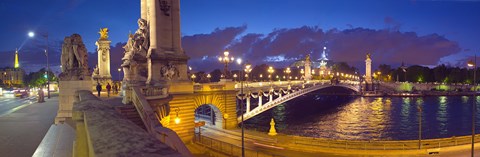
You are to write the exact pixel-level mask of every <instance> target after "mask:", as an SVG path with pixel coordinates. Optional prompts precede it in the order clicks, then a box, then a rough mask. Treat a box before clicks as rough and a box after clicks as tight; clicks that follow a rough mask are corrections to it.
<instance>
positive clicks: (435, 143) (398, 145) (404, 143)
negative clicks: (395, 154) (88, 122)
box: [293, 135, 480, 150]
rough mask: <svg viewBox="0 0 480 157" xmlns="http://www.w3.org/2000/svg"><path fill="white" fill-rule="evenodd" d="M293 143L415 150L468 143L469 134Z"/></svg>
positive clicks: (297, 138) (297, 139) (297, 141)
mask: <svg viewBox="0 0 480 157" xmlns="http://www.w3.org/2000/svg"><path fill="white" fill-rule="evenodd" d="M479 138H480V135H475V143H477V142H480V139H479ZM293 139H294V144H296V145H299V146H302V147H313V148H317V147H324V148H332V149H353V150H416V149H419V148H421V149H436V148H444V147H451V146H459V145H466V144H470V143H471V141H472V138H471V136H460V137H450V138H440V139H425V140H421V142H420V143H419V141H418V140H400V141H354V140H353V141H352V140H332V139H323V138H311V137H300V136H293ZM419 144H420V146H419Z"/></svg>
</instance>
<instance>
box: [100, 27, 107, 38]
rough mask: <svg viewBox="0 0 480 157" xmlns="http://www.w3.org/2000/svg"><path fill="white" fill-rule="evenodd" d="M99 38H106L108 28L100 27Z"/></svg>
mask: <svg viewBox="0 0 480 157" xmlns="http://www.w3.org/2000/svg"><path fill="white" fill-rule="evenodd" d="M98 33H99V34H100V39H108V28H100V32H98Z"/></svg>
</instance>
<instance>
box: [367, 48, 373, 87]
mask: <svg viewBox="0 0 480 157" xmlns="http://www.w3.org/2000/svg"><path fill="white" fill-rule="evenodd" d="M365 82H366V83H367V84H371V83H372V59H371V58H370V54H367V59H366V60H365Z"/></svg>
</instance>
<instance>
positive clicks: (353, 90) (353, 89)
mask: <svg viewBox="0 0 480 157" xmlns="http://www.w3.org/2000/svg"><path fill="white" fill-rule="evenodd" d="M326 89H341V90H347V91H350V92H351V93H353V94H359V93H360V89H359V88H358V87H356V86H351V85H343V84H338V85H326V86H323V87H322V86H318V88H317V89H315V90H314V91H313V92H315V91H321V90H326ZM351 93H349V94H351ZM334 94H339V93H334Z"/></svg>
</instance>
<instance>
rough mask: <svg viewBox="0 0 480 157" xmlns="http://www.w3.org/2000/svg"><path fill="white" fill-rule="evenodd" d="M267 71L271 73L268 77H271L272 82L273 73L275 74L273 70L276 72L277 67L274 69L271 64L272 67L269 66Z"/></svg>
mask: <svg viewBox="0 0 480 157" xmlns="http://www.w3.org/2000/svg"><path fill="white" fill-rule="evenodd" d="M267 72H268V73H269V74H270V75H268V78H270V82H271V81H272V77H271V75H272V74H273V72H275V69H273V67H272V66H270V67H268V70H267Z"/></svg>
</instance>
